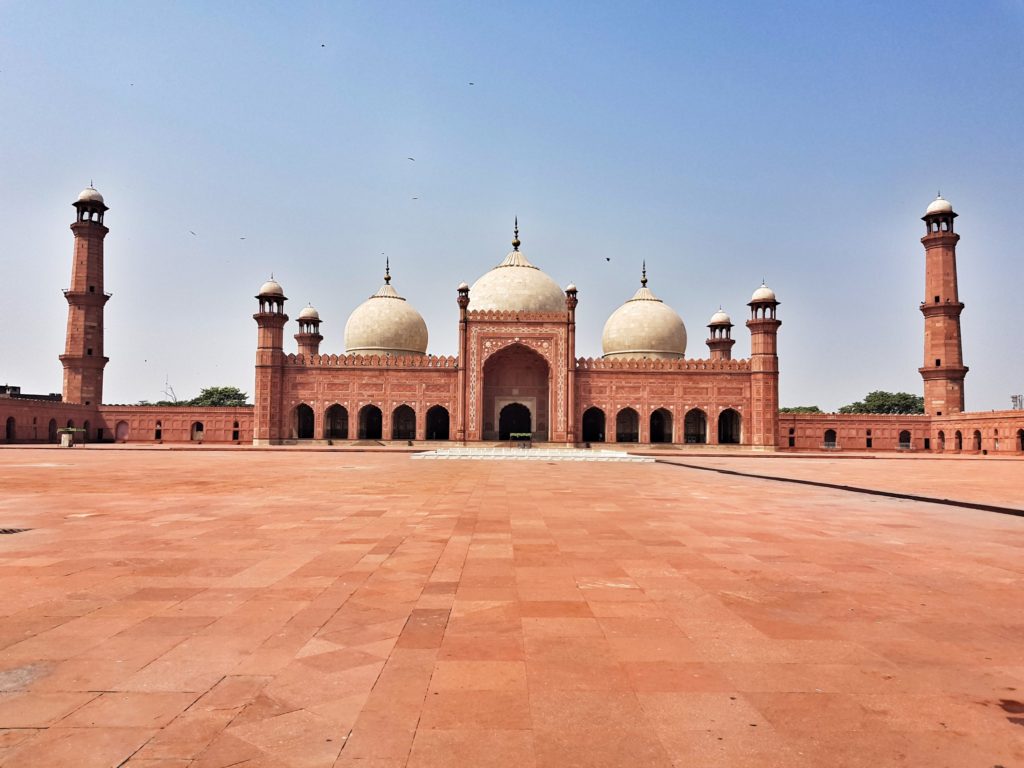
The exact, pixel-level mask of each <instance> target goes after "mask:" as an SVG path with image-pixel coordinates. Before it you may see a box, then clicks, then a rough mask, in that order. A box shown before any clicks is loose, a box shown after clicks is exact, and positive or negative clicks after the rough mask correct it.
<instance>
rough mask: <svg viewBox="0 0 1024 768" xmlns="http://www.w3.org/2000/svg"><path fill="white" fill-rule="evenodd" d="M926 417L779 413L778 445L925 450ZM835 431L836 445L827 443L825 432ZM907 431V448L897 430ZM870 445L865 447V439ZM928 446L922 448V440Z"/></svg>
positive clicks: (809, 448)
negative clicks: (901, 444) (908, 437)
mask: <svg viewBox="0 0 1024 768" xmlns="http://www.w3.org/2000/svg"><path fill="white" fill-rule="evenodd" d="M930 422H931V419H930V418H929V417H928V416H889V415H882V414H853V413H850V414H845V413H781V414H779V439H778V446H779V448H780V449H781V450H797V451H822V450H827V451H899V450H905V451H924V450H931V449H932V448H933V446H932V444H931V431H930V429H929V425H930ZM830 429H831V430H835V433H836V440H835V447H831V446H827V445H826V442H825V432H826V431H827V430H830ZM903 431H907V432H909V433H910V440H909V441H908V443H909V448H907V447H901V446H900V440H899V437H900V432H903ZM869 439H870V440H871V447H870V448H869V447H868V440H869ZM926 439H927V440H928V447H927V448H926V447H925V440H926Z"/></svg>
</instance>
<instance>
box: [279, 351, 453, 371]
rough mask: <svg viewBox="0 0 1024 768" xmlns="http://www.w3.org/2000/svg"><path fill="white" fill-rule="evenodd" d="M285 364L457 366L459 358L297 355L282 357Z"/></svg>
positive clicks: (352, 366) (450, 367)
mask: <svg viewBox="0 0 1024 768" xmlns="http://www.w3.org/2000/svg"><path fill="white" fill-rule="evenodd" d="M284 364H285V365H294V366H307V367H315V368H435V369H436V368H447V369H455V368H458V367H459V358H458V357H453V356H447V357H444V356H438V355H297V354H289V355H285V357H284Z"/></svg>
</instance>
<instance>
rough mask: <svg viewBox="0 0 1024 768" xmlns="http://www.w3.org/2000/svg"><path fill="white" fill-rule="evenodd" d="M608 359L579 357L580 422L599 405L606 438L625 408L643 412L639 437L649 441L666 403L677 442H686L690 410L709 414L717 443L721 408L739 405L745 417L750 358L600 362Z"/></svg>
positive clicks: (711, 437) (744, 439)
mask: <svg viewBox="0 0 1024 768" xmlns="http://www.w3.org/2000/svg"><path fill="white" fill-rule="evenodd" d="M601 362H605V363H608V362H609V361H592V360H587V361H582V360H581V361H580V363H581V365H580V366H579V367H578V368H577V371H576V385H577V392H578V395H577V398H576V424H577V425H578V426H579V427H580V428H582V423H583V413H584V411H586V410H587V409H588V408H591V407H597V408H600V409H601V410H602V411H604V413H605V434H606V438H605V440H606V442H615V441H616V433H615V418H616V415H617V414H618V412H619V411H620V410H622V409H623V408H627V407H628V408H633V409H634V410H636V411H638V412H639V414H640V442H641V443H647V442H650V421H651V414H652V413H653V412H654V411H655V410H657V409H659V408H664V409H666V410H668V411H669V412H670V413H671V414H672V442H674V443H683V442H684V435H683V423H684V419H685V416H686V413H687V412H688V411H690V410H691V409H693V408H699V409H701V410H702V411H704V413H705V414H706V416H707V444H709V445H717V444H718V414H719V413H721V412H722V411H723V410H725V409H726V408H732V409H733V410H735V411H737V412H738V413H739V414H740V416H741V419H742V420H743V422H745V421H746V418H747V415H748V413H749V411H750V363H749V361H747V360H731V361H706V360H687V361H666V362H660V361H636V362H637V363H638V364H637V365H636V367H631V366H628V365H626V364H623V363H629V362H633V361H623V362H622V363H620V362H619V361H614V362H615V363H617V365H607V367H604V366H601V365H599V363H601ZM746 427H747V425H746V424H745V423H741V430H740V443H741V444H743V445H749V444H750V437H749V430H748V429H747V428H746Z"/></svg>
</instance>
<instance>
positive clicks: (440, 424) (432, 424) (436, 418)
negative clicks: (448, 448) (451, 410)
mask: <svg viewBox="0 0 1024 768" xmlns="http://www.w3.org/2000/svg"><path fill="white" fill-rule="evenodd" d="M450 423H451V417H450V416H449V415H448V409H447V408H445V407H444V406H443V405H435V406H433V407H431V408H430V409H428V410H427V440H447V439H448V430H449V428H450V427H449V425H450Z"/></svg>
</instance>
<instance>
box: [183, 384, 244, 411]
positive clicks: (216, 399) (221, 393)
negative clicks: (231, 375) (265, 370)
mask: <svg viewBox="0 0 1024 768" xmlns="http://www.w3.org/2000/svg"><path fill="white" fill-rule="evenodd" d="M248 400H249V395H248V394H246V393H245V392H243V391H242V390H240V389H239V388H238V387H206V388H205V389H203V390H201V391H200V392H199V396H198V397H194V398H192V399H191V400H189V402H188V404H189V405H201V406H206V407H209V406H238V405H248V404H249V403H248Z"/></svg>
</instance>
